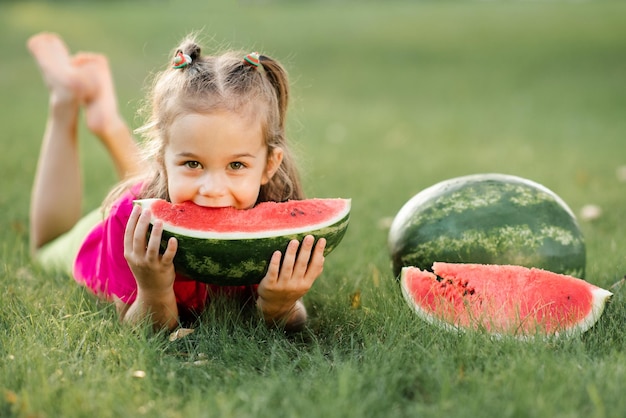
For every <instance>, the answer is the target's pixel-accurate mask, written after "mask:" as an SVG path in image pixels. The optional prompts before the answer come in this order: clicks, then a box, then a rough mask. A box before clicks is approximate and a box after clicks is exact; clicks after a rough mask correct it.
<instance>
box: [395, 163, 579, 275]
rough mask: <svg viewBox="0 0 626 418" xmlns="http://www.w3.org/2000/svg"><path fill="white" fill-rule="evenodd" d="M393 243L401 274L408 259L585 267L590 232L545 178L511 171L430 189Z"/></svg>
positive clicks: (399, 218)
mask: <svg viewBox="0 0 626 418" xmlns="http://www.w3.org/2000/svg"><path fill="white" fill-rule="evenodd" d="M520 209H523V210H520ZM388 246H389V252H390V254H391V258H392V268H393V273H394V275H395V276H396V277H397V276H398V275H399V274H400V270H401V269H402V267H404V266H416V267H420V268H422V269H428V268H430V266H432V263H433V262H436V261H443V262H450V263H478V264H514V265H520V266H525V267H537V268H542V269H545V270H548V271H552V272H555V273H559V274H566V275H570V276H574V277H579V278H582V277H584V273H585V264H586V249H585V241H584V237H583V235H582V232H581V230H580V228H579V225H578V222H577V221H576V218H575V216H574V214H573V212H572V211H571V209H570V208H569V207H568V206H567V204H566V203H565V202H564V201H563V200H562V199H561V198H560V197H559V196H557V195H556V194H555V193H554V192H552V191H550V190H549V189H548V188H546V187H545V186H542V185H540V184H538V183H535V182H533V181H531V180H527V179H523V178H521V177H517V176H512V175H505V174H475V175H469V176H463V177H457V178H454V179H450V180H446V181H443V182H440V183H437V184H435V185H433V186H431V187H429V188H427V189H424V190H423V191H421V192H420V193H418V194H417V195H415V196H414V197H413V198H412V199H410V200H409V201H408V202H407V203H406V204H405V205H404V206H403V207H402V208H401V209H400V211H399V212H398V214H397V215H396V217H395V218H394V221H393V223H392V225H391V229H390V231H389V237H388Z"/></svg>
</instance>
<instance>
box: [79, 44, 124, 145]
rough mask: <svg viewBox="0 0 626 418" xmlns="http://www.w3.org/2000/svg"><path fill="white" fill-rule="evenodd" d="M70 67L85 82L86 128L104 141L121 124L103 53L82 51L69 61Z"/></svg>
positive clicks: (109, 72)
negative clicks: (74, 69)
mask: <svg viewBox="0 0 626 418" xmlns="http://www.w3.org/2000/svg"><path fill="white" fill-rule="evenodd" d="M72 65H73V66H74V68H76V71H78V72H79V74H80V75H81V79H82V80H83V83H84V87H85V88H84V93H85V94H84V96H83V104H84V105H85V117H86V122H87V127H88V128H89V130H90V131H91V132H93V133H94V134H95V135H97V136H98V137H100V138H101V139H103V140H106V138H108V137H109V136H110V135H111V131H112V130H115V129H117V128H118V127H119V125H120V123H123V121H122V120H121V116H120V115H119V112H118V108H117V97H116V96H115V88H114V85H113V78H112V77H111V70H110V68H109V62H108V60H107V58H106V57H105V56H104V55H102V54H95V53H87V52H82V53H78V54H76V55H75V56H74V57H73V58H72Z"/></svg>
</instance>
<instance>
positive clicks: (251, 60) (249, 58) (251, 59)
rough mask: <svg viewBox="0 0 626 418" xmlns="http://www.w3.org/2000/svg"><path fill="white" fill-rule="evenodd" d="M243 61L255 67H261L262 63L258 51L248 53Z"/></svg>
mask: <svg viewBox="0 0 626 418" xmlns="http://www.w3.org/2000/svg"><path fill="white" fill-rule="evenodd" d="M243 61H244V62H245V63H246V64H248V65H251V66H253V67H259V66H260V65H261V61H260V59H259V53H258V52H251V53H249V54H248V55H246V56H245V57H243Z"/></svg>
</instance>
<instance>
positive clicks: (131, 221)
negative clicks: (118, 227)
mask: <svg viewBox="0 0 626 418" xmlns="http://www.w3.org/2000/svg"><path fill="white" fill-rule="evenodd" d="M140 214H141V207H140V206H139V205H135V206H133V210H132V211H131V212H130V216H129V218H128V222H127V223H126V229H125V230H124V250H126V251H132V249H133V237H134V236H135V229H136V228H137V220H138V219H139V215H140Z"/></svg>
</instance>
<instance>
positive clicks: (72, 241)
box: [28, 33, 326, 329]
mask: <svg viewBox="0 0 626 418" xmlns="http://www.w3.org/2000/svg"><path fill="white" fill-rule="evenodd" d="M28 47H29V50H30V51H31V53H32V54H33V56H34V57H35V59H36V61H37V63H38V65H39V68H40V70H41V72H42V74H43V77H44V80H45V82H46V84H47V86H48V89H49V91H50V101H49V115H48V120H47V126H46V131H45V134H44V139H43V144H42V149H41V154H40V158H39V163H38V167H37V173H36V176H35V183H34V186H33V192H32V200H31V248H32V251H33V253H34V254H35V256H36V258H37V259H38V260H39V261H41V262H42V263H43V264H44V265H48V266H60V265H61V266H65V267H66V268H67V269H71V270H72V272H73V275H74V277H75V279H76V280H77V281H78V282H80V283H83V284H84V285H86V286H87V287H88V288H89V289H91V290H92V291H93V292H94V293H96V294H98V295H100V296H102V297H105V298H107V299H109V300H114V301H115V304H116V307H117V310H118V312H119V314H120V318H121V320H122V321H124V322H129V323H137V322H139V321H143V320H145V319H149V320H150V321H152V323H153V325H154V327H155V328H157V329H158V328H168V329H173V328H174V327H176V326H177V324H178V323H179V321H180V320H181V317H183V316H185V315H187V314H190V313H198V312H200V311H201V310H202V309H203V308H204V306H205V303H206V301H207V299H210V297H211V296H212V295H214V294H215V293H216V292H226V293H228V294H229V295H239V296H243V295H246V294H248V293H247V292H248V291H249V290H250V289H247V288H245V287H241V288H240V287H237V288H233V287H228V288H217V287H212V286H207V285H205V284H202V283H200V282H196V281H193V280H192V279H193V278H186V277H183V276H180V275H178V274H177V273H176V272H175V270H174V265H173V259H174V255H175V254H176V250H177V242H176V239H174V238H172V239H170V240H169V242H168V244H167V248H166V249H165V251H164V253H163V254H159V242H160V240H161V234H162V225H161V224H159V223H156V224H155V225H154V227H153V229H152V233H151V235H150V238H149V239H146V233H147V231H148V225H149V220H150V213H149V210H142V209H141V208H140V207H139V206H137V205H133V204H132V201H133V199H138V198H147V197H159V198H163V199H167V200H169V201H171V202H174V203H179V202H183V201H192V202H194V203H196V204H198V205H202V206H215V207H220V206H233V207H235V208H237V209H242V210H243V209H249V208H251V207H253V206H254V205H255V204H256V203H258V202H262V201H267V200H274V201H284V200H287V199H301V198H302V197H303V196H302V190H301V186H300V182H299V178H298V174H297V171H296V168H295V166H294V164H293V160H292V156H291V155H290V153H289V149H288V147H287V143H286V137H285V114H286V110H287V104H288V99H289V89H288V85H287V75H286V73H285V70H284V69H283V67H282V66H281V65H280V64H279V63H278V62H276V61H274V60H273V59H271V58H269V57H267V56H263V55H258V54H256V53H253V54H248V55H244V54H235V53H232V52H228V53H225V54H222V55H218V56H204V55H202V54H201V50H200V47H199V46H198V45H197V44H196V42H195V40H194V39H193V38H187V39H185V40H184V41H183V43H182V44H181V45H180V46H179V47H178V48H177V49H176V52H175V53H174V54H173V59H172V62H171V64H170V66H169V68H167V69H166V70H164V71H162V72H161V73H159V74H157V76H156V78H155V82H154V84H153V86H152V89H151V92H150V95H149V97H148V101H147V104H148V105H147V110H148V113H149V115H148V120H147V123H146V124H145V125H144V126H143V127H142V128H141V129H140V130H139V132H141V133H142V134H143V136H144V139H145V141H143V143H142V144H141V145H142V148H141V149H139V148H138V147H137V145H136V143H135V142H134V141H133V139H132V137H131V135H130V132H129V131H128V129H127V127H126V125H125V123H124V122H123V120H122V118H121V116H120V115H119V113H118V110H117V104H116V98H115V95H114V88H113V83H112V81H111V77H110V71H109V68H108V63H107V60H106V58H105V57H103V56H102V55H98V54H88V53H79V54H76V55H75V56H73V57H72V56H70V55H69V53H68V50H67V48H66V46H65V44H64V43H63V41H62V40H61V39H60V38H59V37H58V36H57V35H55V34H50V33H42V34H38V35H35V36H34V37H32V38H31V39H29V41H28ZM81 107H82V108H84V112H85V117H86V123H87V126H88V128H89V129H90V130H91V131H92V132H93V133H94V134H95V135H96V136H98V137H99V138H100V139H101V140H102V142H103V143H104V145H105V146H106V148H107V150H108V152H109V154H110V155H111V157H112V159H113V162H114V164H115V167H116V169H117V172H118V174H119V175H120V177H121V178H122V181H121V182H120V183H119V185H118V186H117V187H116V188H115V189H114V190H113V191H112V192H111V194H110V195H109V196H108V197H107V199H105V201H104V204H103V211H100V210H98V211H94V212H92V213H90V214H88V215H87V216H85V217H83V218H82V219H81V218H80V211H81V202H82V195H81V189H82V184H81V180H80V178H81V177H80V166H79V157H78V142H77V133H76V131H77V123H78V114H79V109H80V108H81ZM102 213H104V215H102ZM314 241H315V240H314V237H312V236H307V237H305V238H304V239H303V241H302V243H300V242H298V241H295V240H294V241H292V242H290V243H289V245H288V246H287V249H286V250H285V253H284V254H282V253H281V252H280V251H277V252H276V253H275V254H274V255H273V256H272V258H271V260H270V263H269V267H268V271H267V273H266V275H265V277H263V278H262V280H261V281H260V283H259V285H258V287H255V288H254V289H252V290H253V292H252V294H253V295H254V296H255V297H256V306H257V308H258V310H259V312H260V313H261V315H262V317H263V318H264V319H265V320H266V321H267V322H268V323H269V324H275V323H281V324H284V326H285V327H287V328H291V329H293V328H301V327H302V325H303V324H304V323H305V321H306V310H305V308H304V305H303V304H302V300H301V298H302V296H304V294H306V293H307V291H308V290H309V289H310V287H311V286H312V284H313V282H314V281H315V280H316V279H317V277H318V276H319V275H320V274H321V272H322V269H323V265H324V256H323V251H324V247H325V244H326V243H325V240H324V239H320V240H319V241H318V243H317V244H316V245H314Z"/></svg>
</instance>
